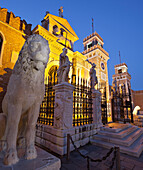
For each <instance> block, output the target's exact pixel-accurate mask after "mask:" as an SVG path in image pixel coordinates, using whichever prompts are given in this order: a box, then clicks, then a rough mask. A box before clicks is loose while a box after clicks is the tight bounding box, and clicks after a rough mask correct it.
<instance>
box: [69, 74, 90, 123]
mask: <svg viewBox="0 0 143 170" xmlns="http://www.w3.org/2000/svg"><path fill="white" fill-rule="evenodd" d="M72 85H74V87H75V90H74V91H73V126H82V125H85V124H92V122H93V114H92V92H91V88H90V87H89V83H88V81H87V80H84V79H82V78H81V79H80V78H79V77H78V78H77V79H76V75H73V76H72Z"/></svg>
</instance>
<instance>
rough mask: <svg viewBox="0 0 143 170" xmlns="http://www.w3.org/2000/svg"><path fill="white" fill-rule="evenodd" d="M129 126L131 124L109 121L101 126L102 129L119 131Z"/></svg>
mask: <svg viewBox="0 0 143 170" xmlns="http://www.w3.org/2000/svg"><path fill="white" fill-rule="evenodd" d="M129 127H131V124H121V123H109V124H107V125H105V126H103V127H102V128H101V130H102V131H108V132H120V131H122V130H125V129H127V128H129Z"/></svg>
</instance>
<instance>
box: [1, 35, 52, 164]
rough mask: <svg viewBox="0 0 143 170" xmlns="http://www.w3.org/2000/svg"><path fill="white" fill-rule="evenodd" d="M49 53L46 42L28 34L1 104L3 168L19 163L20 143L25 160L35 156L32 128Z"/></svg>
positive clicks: (35, 120) (35, 118) (41, 93)
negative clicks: (18, 149)
mask: <svg viewBox="0 0 143 170" xmlns="http://www.w3.org/2000/svg"><path fill="white" fill-rule="evenodd" d="M49 52H50V50H49V45H48V41H47V40H45V39H44V38H43V37H41V36H40V35H36V34H34V35H31V36H30V37H29V38H28V39H27V40H26V42H25V44H24V46H23V47H22V50H21V51H20V54H19V57H18V60H17V62H16V64H15V66H14V69H13V72H12V75H11V77H10V80H9V83H8V86H7V92H6V95H5V97H4V99H3V102H2V108H3V114H0V141H4V142H5V146H6V147H3V149H4V151H5V156H4V164H5V165H12V164H15V163H17V162H18V161H19V159H18V156H17V149H16V148H17V146H16V145H17V143H21V142H22V141H25V142H23V145H24V146H22V147H25V152H26V153H25V155H26V159H34V158H36V157H37V152H36V149H35V126H36V123H37V118H38V116H39V109H40V105H41V103H42V100H43V98H44V93H45V85H44V72H45V68H46V66H47V62H48V59H49ZM2 122H5V127H4V123H3V124H2ZM2 129H3V130H2ZM3 133H4V134H3Z"/></svg>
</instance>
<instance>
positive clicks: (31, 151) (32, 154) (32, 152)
mask: <svg viewBox="0 0 143 170" xmlns="http://www.w3.org/2000/svg"><path fill="white" fill-rule="evenodd" d="M36 157H37V151H36V149H35V146H33V145H32V146H30V147H28V148H27V150H26V159H35V158H36Z"/></svg>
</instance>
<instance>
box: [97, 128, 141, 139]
mask: <svg viewBox="0 0 143 170" xmlns="http://www.w3.org/2000/svg"><path fill="white" fill-rule="evenodd" d="M137 129H138V127H137V126H129V127H128V128H126V129H125V130H121V131H119V132H117V133H115V132H109V131H103V130H101V131H99V132H98V134H100V135H104V136H109V137H113V138H118V139H121V138H124V137H125V136H127V135H129V134H130V133H132V132H133V131H135V130H137Z"/></svg>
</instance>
